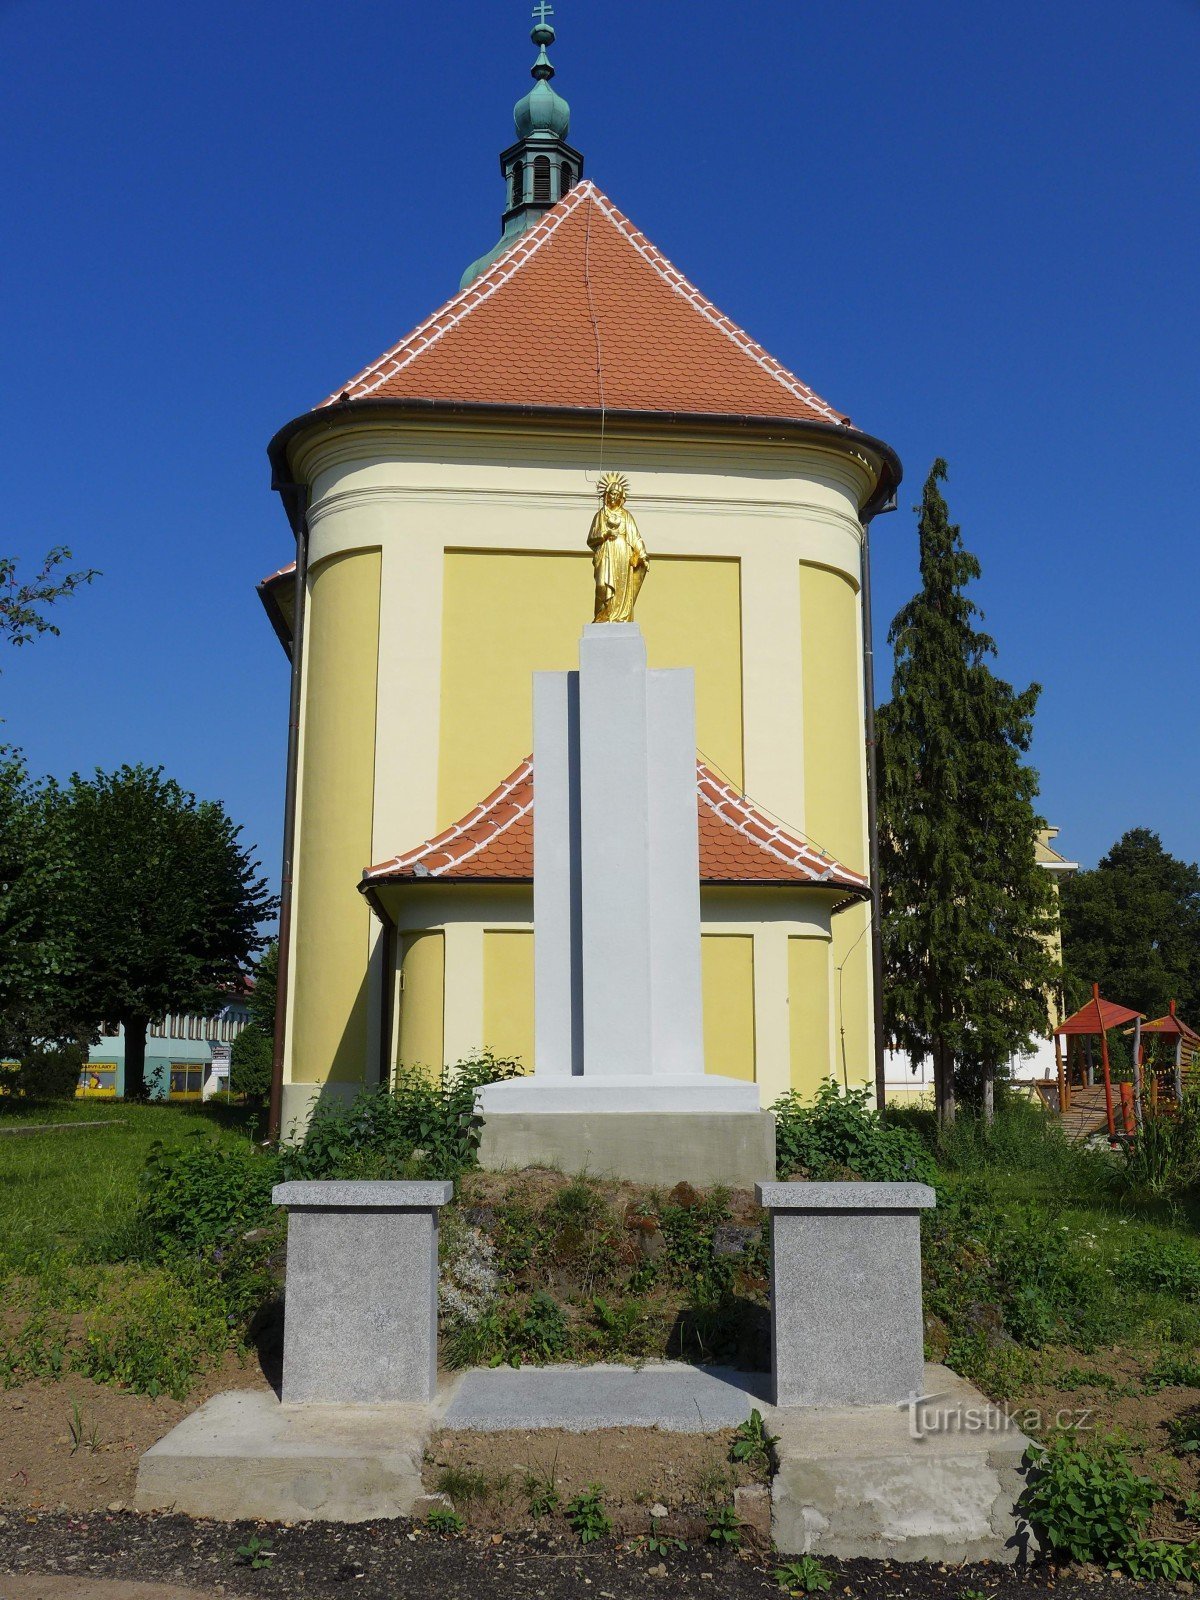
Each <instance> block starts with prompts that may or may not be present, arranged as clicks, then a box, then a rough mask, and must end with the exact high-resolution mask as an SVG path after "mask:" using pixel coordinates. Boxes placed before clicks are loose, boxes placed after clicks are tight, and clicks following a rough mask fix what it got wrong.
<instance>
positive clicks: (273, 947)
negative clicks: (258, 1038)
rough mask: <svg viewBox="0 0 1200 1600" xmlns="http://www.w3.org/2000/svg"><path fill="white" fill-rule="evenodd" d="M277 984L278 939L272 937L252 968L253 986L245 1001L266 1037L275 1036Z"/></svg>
mask: <svg viewBox="0 0 1200 1600" xmlns="http://www.w3.org/2000/svg"><path fill="white" fill-rule="evenodd" d="M278 985H279V940H278V939H272V940H271V942H270V944H269V945H268V946H267V948H266V949H265V950H264V951H263V953H262V955H261V956H260V957H259V961H258V965H257V966H256V967H255V969H254V987H253V989H251V991H250V999H249V1001H248V1002H247V1003H248V1006H249V1010H250V1016H251V1018H252V1019H253V1021H254V1023H255V1024H256V1026H257V1027H258V1029H259V1031H260V1032H261V1033H264V1034H266V1036H267V1038H268V1039H273V1038H274V1037H275V995H276V991H277V989H278Z"/></svg>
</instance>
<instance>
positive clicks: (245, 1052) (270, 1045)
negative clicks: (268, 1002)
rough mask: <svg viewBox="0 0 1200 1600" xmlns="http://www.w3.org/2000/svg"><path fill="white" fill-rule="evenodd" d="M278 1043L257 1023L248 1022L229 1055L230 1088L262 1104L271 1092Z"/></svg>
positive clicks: (235, 1092)
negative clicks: (272, 1071) (273, 1065)
mask: <svg viewBox="0 0 1200 1600" xmlns="http://www.w3.org/2000/svg"><path fill="white" fill-rule="evenodd" d="M274 1059H275V1041H274V1040H273V1039H272V1038H271V1037H270V1036H269V1035H268V1034H265V1033H264V1032H263V1031H262V1029H261V1028H260V1027H259V1026H258V1024H257V1023H256V1022H251V1023H248V1024H247V1026H246V1027H244V1028H243V1029H242V1031H241V1033H239V1034H238V1036H237V1038H236V1039H235V1040H234V1041H233V1046H232V1048H231V1050H230V1052H229V1087H230V1088H231V1089H232V1090H233V1092H234V1094H244V1095H245V1096H246V1098H247V1100H252V1101H256V1102H258V1103H259V1104H261V1103H262V1101H263V1100H264V1099H265V1098H266V1097H267V1095H269V1094H270V1092H271V1066H272V1063H273V1061H274Z"/></svg>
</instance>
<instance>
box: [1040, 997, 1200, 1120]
mask: <svg viewBox="0 0 1200 1600" xmlns="http://www.w3.org/2000/svg"><path fill="white" fill-rule="evenodd" d="M1114 1029H1119V1030H1120V1031H1121V1035H1122V1037H1123V1038H1126V1039H1128V1040H1129V1041H1130V1061H1131V1068H1130V1072H1131V1076H1130V1077H1129V1078H1128V1079H1126V1078H1119V1079H1118V1081H1117V1082H1116V1083H1115V1084H1114V1082H1113V1070H1112V1058H1111V1054H1110V1051H1109V1034H1110V1033H1111V1032H1112V1031H1113V1030H1114ZM1097 1046H1098V1048H1097ZM1054 1053H1055V1060H1056V1064H1057V1068H1058V1079H1057V1082H1056V1083H1055V1082H1045V1083H1041V1084H1039V1085H1038V1092H1039V1094H1040V1095H1041V1097H1042V1099H1043V1100H1044V1101H1045V1103H1046V1104H1047V1106H1049V1107H1050V1109H1051V1110H1053V1111H1056V1112H1057V1113H1058V1116H1059V1117H1060V1118H1061V1120H1062V1124H1063V1128H1064V1131H1065V1132H1066V1133H1067V1134H1068V1136H1069V1137H1071V1138H1073V1139H1085V1138H1090V1137H1091V1136H1092V1135H1093V1134H1098V1133H1106V1134H1107V1135H1108V1138H1109V1140H1110V1141H1111V1142H1113V1143H1115V1142H1116V1141H1117V1140H1118V1139H1134V1138H1136V1137H1137V1134H1138V1133H1139V1131H1140V1130H1141V1128H1142V1127H1143V1125H1144V1121H1145V1118H1146V1117H1147V1116H1152V1117H1154V1116H1173V1115H1174V1114H1175V1113H1176V1112H1177V1111H1178V1109H1179V1107H1180V1106H1181V1105H1182V1104H1183V1097H1184V1094H1185V1093H1186V1092H1187V1091H1188V1089H1189V1088H1195V1087H1197V1086H1198V1085H1197V1084H1196V1082H1195V1079H1196V1076H1197V1073H1198V1070H1200V1033H1197V1032H1196V1030H1195V1029H1194V1028H1191V1027H1189V1026H1188V1024H1187V1023H1186V1022H1184V1020H1183V1018H1182V1017H1180V1016H1178V1015H1177V1014H1176V1011H1175V1002H1174V1000H1172V1001H1171V1003H1170V1007H1169V1008H1168V1010H1167V1012H1166V1014H1165V1015H1164V1016H1161V1017H1156V1018H1155V1019H1154V1020H1153V1021H1152V1022H1147V1021H1146V1019H1145V1016H1144V1014H1143V1013H1142V1012H1140V1011H1133V1010H1131V1009H1130V1007H1128V1006H1123V1005H1118V1004H1117V1002H1116V1001H1114V1000H1106V999H1105V998H1104V997H1103V996H1102V995H1101V993H1100V986H1099V984H1093V985H1092V998H1091V999H1090V1000H1089V1001H1087V1002H1086V1004H1084V1005H1082V1006H1080V1008H1079V1010H1078V1011H1075V1012H1072V1014H1071V1015H1070V1016H1069V1017H1067V1018H1065V1019H1064V1020H1063V1021H1062V1022H1060V1023H1059V1024H1058V1026H1057V1027H1056V1028H1055V1029H1054ZM1097 1067H1099V1080H1098V1079H1097Z"/></svg>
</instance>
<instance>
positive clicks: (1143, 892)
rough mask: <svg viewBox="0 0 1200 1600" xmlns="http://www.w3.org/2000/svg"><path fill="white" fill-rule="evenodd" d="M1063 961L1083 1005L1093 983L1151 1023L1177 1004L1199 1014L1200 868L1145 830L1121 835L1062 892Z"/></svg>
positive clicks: (1188, 1014) (1189, 1013)
mask: <svg viewBox="0 0 1200 1600" xmlns="http://www.w3.org/2000/svg"><path fill="white" fill-rule="evenodd" d="M1062 936H1063V961H1064V964H1065V966H1066V970H1067V979H1068V986H1069V992H1070V994H1071V995H1072V996H1073V997H1077V1003H1082V1001H1083V1000H1084V999H1086V998H1087V997H1088V995H1090V994H1091V986H1092V984H1093V983H1098V984H1099V985H1100V989H1101V992H1102V993H1104V994H1106V995H1109V996H1110V997H1112V998H1113V999H1117V1000H1120V1001H1121V1003H1122V1004H1123V1005H1127V1006H1132V1007H1133V1008H1134V1009H1135V1010H1137V1011H1144V1012H1145V1013H1146V1015H1147V1016H1150V1017H1157V1016H1159V1015H1161V1014H1162V1013H1163V1012H1164V1011H1165V1010H1166V1009H1167V1002H1168V1001H1170V1000H1176V1001H1177V1002H1178V1004H1179V1011H1180V1014H1181V1016H1184V1017H1186V1018H1189V1019H1194V1017H1195V1015H1196V1014H1197V1013H1200V867H1198V866H1197V865H1196V864H1195V863H1194V862H1192V863H1189V862H1185V861H1180V860H1179V859H1178V858H1177V857H1175V856H1173V855H1171V854H1170V853H1169V852H1168V851H1166V850H1164V849H1163V846H1162V840H1161V839H1160V838H1159V836H1158V834H1157V833H1153V832H1152V831H1151V830H1150V829H1149V828H1131V829H1130V830H1129V831H1128V832H1127V833H1124V834H1122V835H1121V837H1120V838H1119V839H1118V840H1117V842H1116V844H1114V845H1113V847H1112V849H1111V850H1110V851H1109V852H1108V854H1107V855H1106V856H1105V857H1104V858H1103V859H1102V860H1101V862H1100V864H1099V865H1098V866H1097V867H1095V868H1093V869H1092V870H1090V871H1086V870H1085V871H1083V872H1077V873H1074V874H1073V875H1072V876H1071V877H1069V878H1067V879H1066V881H1065V882H1064V883H1063V885H1062Z"/></svg>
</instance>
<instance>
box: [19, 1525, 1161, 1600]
mask: <svg viewBox="0 0 1200 1600" xmlns="http://www.w3.org/2000/svg"><path fill="white" fill-rule="evenodd" d="M255 1532H257V1533H258V1535H259V1537H260V1538H270V1540H271V1542H272V1549H273V1551H274V1554H273V1556H272V1558H271V1560H270V1561H269V1562H268V1564H267V1565H266V1566H265V1567H263V1568H262V1569H260V1570H258V1571H252V1570H251V1569H250V1568H249V1567H247V1566H246V1565H245V1564H244V1563H243V1562H241V1561H240V1560H239V1558H238V1556H237V1553H236V1552H237V1549H238V1546H239V1545H243V1544H244V1543H245V1541H246V1540H247V1539H248V1538H249V1537H250V1535H251V1534H253V1533H255ZM776 1565H777V1561H775V1560H764V1559H763V1558H761V1557H746V1556H744V1555H743V1556H738V1555H732V1554H727V1553H725V1552H722V1551H717V1550H712V1549H704V1548H692V1549H690V1550H687V1551H679V1552H674V1553H672V1554H671V1555H669V1556H667V1557H665V1558H664V1557H655V1556H653V1555H650V1554H647V1553H646V1552H645V1551H644V1550H641V1549H638V1548H635V1547H632V1546H630V1545H629V1544H621V1543H617V1542H616V1541H614V1540H612V1539H602V1540H600V1541H598V1542H597V1543H596V1544H593V1545H589V1546H588V1547H587V1548H586V1549H585V1548H582V1547H581V1546H580V1545H579V1544H578V1543H577V1542H576V1541H575V1540H573V1539H570V1538H569V1537H568V1538H559V1537H550V1536H546V1535H533V1536H529V1537H526V1538H524V1539H519V1540H518V1539H510V1538H507V1537H504V1536H503V1535H496V1534H490V1535H489V1534H479V1535H468V1536H466V1537H461V1538H455V1537H439V1536H437V1535H433V1534H430V1533H428V1532H427V1531H426V1530H425V1529H424V1528H423V1527H421V1526H419V1525H416V1524H413V1523H409V1522H404V1521H395V1522H366V1523H359V1524H357V1525H356V1526H353V1527H343V1526H339V1525H337V1524H331V1523H321V1522H310V1523H300V1524H297V1525H296V1526H295V1527H287V1526H286V1525H285V1526H280V1527H275V1528H266V1527H261V1526H260V1527H257V1528H256V1527H255V1525H254V1524H251V1523H214V1522H192V1521H190V1520H189V1519H188V1518H186V1517H176V1516H161V1517H140V1516H135V1515H133V1514H132V1513H128V1512H126V1513H123V1514H121V1515H104V1514H102V1515H99V1516H95V1517H87V1518H72V1517H67V1516H64V1515H61V1514H46V1513H43V1514H40V1515H34V1514H28V1515H22V1514H20V1513H17V1514H15V1515H14V1514H11V1513H9V1514H7V1515H5V1516H0V1600H8V1596H7V1592H6V1584H5V1576H4V1569H5V1568H7V1569H8V1570H9V1572H12V1573H18V1574H22V1575H30V1576H34V1575H41V1576H42V1578H43V1582H42V1583H40V1584H39V1585H38V1586H37V1589H36V1591H35V1595H34V1597H33V1600H76V1596H77V1595H78V1593H79V1591H78V1589H77V1588H74V1592H72V1589H73V1587H74V1586H72V1587H64V1588H61V1589H60V1588H57V1587H54V1586H52V1585H51V1583H50V1582H49V1581H47V1578H46V1575H56V1574H70V1575H71V1576H72V1577H73V1578H75V1579H79V1578H84V1577H97V1578H105V1579H109V1580H113V1581H116V1580H121V1579H139V1580H140V1581H141V1582H142V1583H145V1584H150V1585H153V1586H154V1587H153V1590H152V1591H150V1592H152V1593H153V1594H154V1596H155V1597H156V1600H179V1589H180V1588H188V1589H198V1590H200V1591H201V1592H203V1593H208V1594H223V1595H224V1596H225V1600H232V1596H233V1595H234V1594H236V1595H238V1596H244V1597H246V1600H345V1597H346V1596H349V1595H353V1596H354V1600H479V1597H480V1596H481V1595H500V1596H503V1600H580V1596H593V1597H594V1600H645V1597H646V1596H647V1595H650V1596H655V1595H662V1596H663V1597H664V1600H666V1597H673V1600H680V1597H682V1600H751V1597H753V1600H761V1597H763V1596H765V1595H774V1596H776V1597H778V1596H779V1595H780V1593H781V1591H780V1588H779V1585H778V1584H777V1582H776V1581H775V1578H774V1568H775V1566H776ZM829 1565H830V1567H831V1569H832V1571H833V1573H834V1583H833V1587H832V1589H831V1590H830V1595H831V1600H841V1597H843V1596H849V1597H852V1600H910V1597H911V1600H963V1596H964V1594H966V1593H969V1592H970V1591H971V1590H976V1591H979V1592H981V1593H982V1594H983V1595H985V1596H987V1597H988V1600H991V1596H993V1595H995V1596H996V1597H997V1600H1035V1597H1036V1600H1044V1597H1046V1596H1049V1595H1053V1596H1055V1597H1056V1600H1084V1597H1085V1596H1086V1597H1087V1600H1096V1597H1097V1596H1103V1597H1104V1600H1108V1597H1110V1596H1111V1597H1113V1600H1125V1597H1126V1596H1128V1597H1129V1600H1133V1597H1135V1596H1139V1597H1144V1600H1167V1597H1168V1596H1172V1597H1174V1596H1175V1595H1176V1591H1175V1590H1174V1589H1173V1588H1170V1587H1163V1586H1162V1585H1152V1584H1135V1583H1130V1582H1127V1581H1125V1580H1123V1579H1119V1578H1114V1577H1112V1576H1111V1575H1110V1574H1108V1573H1104V1572H1099V1571H1088V1570H1083V1571H1073V1572H1060V1571H1058V1570H1057V1569H1055V1568H1053V1567H1033V1568H1028V1569H1013V1568H1010V1567H994V1566H986V1565H984V1566H975V1567H939V1566H932V1565H907V1564H906V1565H892V1564H889V1563H886V1562H870V1561H850V1562H830V1563H829ZM13 1600H17V1597H16V1596H13ZM20 1600H29V1596H28V1591H26V1592H25V1593H24V1594H22V1595H21V1596H20Z"/></svg>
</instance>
